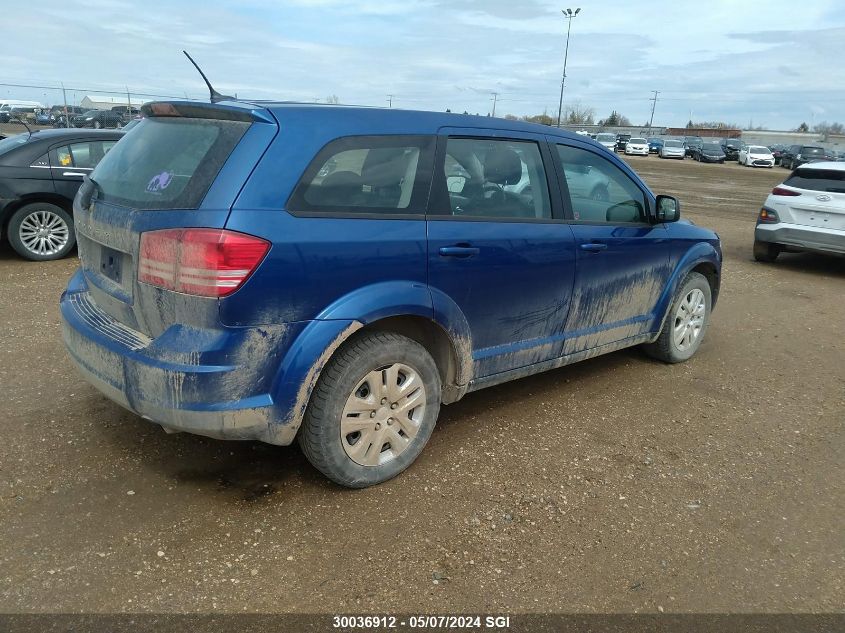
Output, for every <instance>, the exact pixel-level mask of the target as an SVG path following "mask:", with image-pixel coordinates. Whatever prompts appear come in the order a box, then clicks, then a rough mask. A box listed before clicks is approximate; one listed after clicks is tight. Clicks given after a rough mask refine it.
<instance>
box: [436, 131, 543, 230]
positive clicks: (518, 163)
mask: <svg viewBox="0 0 845 633" xmlns="http://www.w3.org/2000/svg"><path fill="white" fill-rule="evenodd" d="M443 173H444V175H445V177H446V185H447V189H448V192H449V207H450V210H451V213H452V215H455V216H475V217H490V218H523V219H526V220H527V219H546V218H551V217H552V210H551V202H550V198H549V185H548V182H547V180H546V172H545V169H544V168H543V159H542V155H541V153H540V147H539V145H537V143H535V142H532V141H513V140H492V139H469V138H450V139H448V141H447V143H446V156H445V161H444V165H443Z"/></svg>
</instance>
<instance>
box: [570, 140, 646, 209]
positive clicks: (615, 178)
mask: <svg viewBox="0 0 845 633" xmlns="http://www.w3.org/2000/svg"><path fill="white" fill-rule="evenodd" d="M557 151H558V155H559V156H560V162H561V166H562V167H563V173H564V176H565V177H566V186H567V188H568V189H569V197H570V200H571V202H572V212H573V214H574V219H575V220H579V221H581V222H595V223H609V224H619V223H627V222H645V221H646V220H647V218H646V199H645V194H644V192H643V190H642V189H640V188H639V187H638V186H637V184H636V183H635V182H634V181H633V180H632V179H631V178H630V177H629V176H628V175H627V174H626V173H625V172H623V171H622V170H621V169H620V168H619V167H617V166H616V165H614V164H613V163H612V162H610V161H609V160H607V159H606V158H604V157H602V156H599V155H598V154H594V153H593V152H589V151H587V150H583V149H579V148H576V147H570V146H568V145H558V146H557Z"/></svg>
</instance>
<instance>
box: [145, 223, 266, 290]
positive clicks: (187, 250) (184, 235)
mask: <svg viewBox="0 0 845 633" xmlns="http://www.w3.org/2000/svg"><path fill="white" fill-rule="evenodd" d="M268 250H270V243H269V242H267V241H265V240H262V239H261V238H258V237H253V236H252V235H245V234H243V233H235V232H234V231H225V230H223V229H165V230H162V231H149V232H146V233H141V248H140V255H139V259H138V281H142V282H144V283H147V284H151V285H153V286H159V287H160V288H166V289H167V290H174V291H176V292H182V293H185V294H190V295H199V296H202V297H225V296H227V295H230V294H232V293H233V292H235V290H237V289H238V288H240V287H241V286H242V285H243V283H244V282H245V281H246V280H247V278H248V277H249V276H250V275H251V274H252V273H253V271H254V270H255V269H256V267H257V266H258V264H260V263H261V260H262V259H264V256H265V255H266V254H267V251H268Z"/></svg>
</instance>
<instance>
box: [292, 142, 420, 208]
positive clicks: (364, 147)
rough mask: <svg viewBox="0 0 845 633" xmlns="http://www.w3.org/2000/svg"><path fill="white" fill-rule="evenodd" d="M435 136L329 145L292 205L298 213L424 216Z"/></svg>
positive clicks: (307, 176) (301, 186) (297, 192)
mask: <svg viewBox="0 0 845 633" xmlns="http://www.w3.org/2000/svg"><path fill="white" fill-rule="evenodd" d="M433 152H434V138H433V137H428V136H404V135H402V136H354V137H345V138H341V139H337V140H335V141H332V142H331V143H329V144H328V145H327V146H326V147H324V148H323V149H322V150H320V152H319V153H318V154H317V156H316V157H315V158H314V160H313V161H312V162H311V164H310V165H309V166H308V168H307V169H306V170H305V174H304V175H303V176H302V179H301V180H300V182H299V184H298V185H297V187H296V189H295V190H294V192H293V195H292V196H291V199H290V200H289V202H288V205H287V206H288V209H289V210H290V211H292V212H294V213H296V212H305V213H308V212H314V213H344V214H349V213H351V214H356V215H368V214H376V215H397V214H398V215H409V214H422V213H425V206H426V203H427V199H428V190H429V185H430V182H431V163H432V160H433Z"/></svg>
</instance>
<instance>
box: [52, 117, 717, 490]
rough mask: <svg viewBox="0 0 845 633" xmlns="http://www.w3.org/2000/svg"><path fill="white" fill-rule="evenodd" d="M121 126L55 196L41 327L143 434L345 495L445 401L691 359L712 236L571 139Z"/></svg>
mask: <svg viewBox="0 0 845 633" xmlns="http://www.w3.org/2000/svg"><path fill="white" fill-rule="evenodd" d="M144 115H145V118H144V119H143V120H142V121H141V122H140V123H139V124H138V125H137V126H136V127H135V128H134V129H132V130H131V131H130V132H129V133H128V134H127V135H126V136H125V137H124V138H123V140H121V141H120V143H118V144H117V145H116V146H115V147H114V148H113V149H112V150H111V151H110V152H109V154H108V155H107V156H106V157H105V158H104V160H103V161H102V162H101V163H100V164H99V166H98V167H97V168H96V170H95V171H94V172H93V174H92V175H91V176H90V178H86V181H85V183H84V184H83V185H82V187H81V188H80V191H79V194H78V195H77V197H76V200H75V202H74V215H75V224H76V231H77V239H78V243H79V256H80V260H81V265H80V267H79V270H78V271H77V272H76V273H75V275H74V276H73V278H72V279H71V280H70V282H69V284H68V287H67V290H66V291H65V293H64V294H63V295H62V298H61V312H62V317H63V336H64V340H65V343H66V346H67V349H68V351H69V353H70V356H71V357H72V359H73V360H74V361H75V363H76V365H77V366H78V367H79V369H80V370H81V372H82V374H83V375H84V376H85V377H86V378H87V379H88V380H89V381H90V382H91V383H92V384H93V385H94V386H96V387H97V388H98V389H99V390H100V391H102V392H103V393H104V394H105V395H106V396H107V397H109V398H111V399H112V400H114V401H115V402H117V403H119V404H121V405H123V406H124V407H126V408H127V409H129V410H131V411H133V412H135V413H137V414H138V415H140V416H141V417H143V418H145V419H147V420H149V421H151V422H154V423H156V424H159V425H161V426H162V427H163V428H164V429H165V430H166V431H171V432H173V431H187V432H190V433H197V434H201V435H206V436H210V437H215V438H223V439H238V440H260V441H263V442H269V443H271V444H278V445H286V444H291V443H292V442H294V441H295V440H296V441H298V442H299V444H300V445H301V447H302V450H303V452H304V453H305V455H306V456H307V458H308V459H309V460H310V462H311V463H312V464H313V465H314V466H315V467H316V468H317V469H318V470H320V471H321V472H322V473H324V474H325V475H326V476H328V477H329V478H331V479H332V480H334V481H335V482H338V483H340V484H343V485H346V486H351V487H363V486H368V485H372V484H376V483H379V482H382V481H385V480H387V479H389V478H391V477H393V476H395V475H397V474H398V473H400V472H401V471H403V470H404V469H405V468H407V467H408V466H409V465H410V464H411V463H412V462H413V461H414V459H415V458H416V457H417V456H418V455H419V454H420V452H421V451H422V449H423V447H424V446H425V444H426V442H427V440H428V438H429V436H430V435H431V432H432V430H433V428H434V425H435V422H436V420H437V417H438V413H439V410H440V407H441V405H444V404H449V403H452V402H455V401H457V400H459V399H460V398H461V397H462V396H464V395H465V394H466V393H468V392H471V391H476V390H478V389H482V388H484V387H490V386H493V385H496V384H499V383H502V382H505V381H508V380H513V379H516V378H521V377H523V376H527V375H529V374H534V373H537V372H541V371H546V370H549V369H553V368H557V367H561V366H563V365H567V364H569V363H573V362H576V361H579V360H583V359H586V358H590V357H593V356H597V355H599V354H604V353H607V352H611V351H614V350H618V349H620V348H623V347H628V346H632V345H643V346H644V349H645V350H646V351H647V352H648V353H649V354H651V355H652V356H654V357H657V358H659V359H661V360H663V361H666V362H670V363H674V362H680V361H684V360H687V359H688V358H690V357H691V356H692V355H693V354H694V353H695V352H696V350H697V349H698V348H699V346H700V345H701V342H702V339H703V337H704V333H705V330H706V328H707V324H708V320H709V318H710V312H711V310H712V309H713V306H714V304H715V302H716V298H717V296H718V293H719V279H720V269H721V259H722V257H721V249H720V244H719V238H718V236H717V235H716V234H715V233H713V232H712V231H710V230H708V229H705V228H701V227H698V226H695V225H693V224H691V223H689V222H687V221H683V220H681V221H678V220H679V211H680V209H679V203H678V201H677V200H676V199H674V198H672V197H668V196H656V197H655V196H654V195H653V194H652V192H651V191H650V190H649V189H648V188H647V187H646V186H645V185H644V184H643V182H642V181H641V180H640V179H639V178H638V177H637V176H636V174H635V173H634V172H633V171H632V170H631V169H630V168H629V167H628V166H627V165H626V164H625V163H624V162H622V161H620V160H619V159H617V158H616V156H615V155H611V154H608V152H607V151H606V150H604V149H603V148H602V147H601V146H600V145H599V144H597V143H596V142H594V141H591V140H590V139H588V138H584V137H582V136H577V135H573V134H569V133H566V132H563V131H559V130H555V129H552V128H548V127H543V126H538V125H530V124H524V123H519V122H514V121H507V120H503V119H492V118H485V117H471V116H461V115H453V114H440V113H433V112H411V111H401V110H384V109H374V108H353V107H342V106H315V105H301V104H284V103H277V104H276V103H273V104H268V103H243V102H223V103H217V104H197V103H182V102H160V103H153V104H148V105H147V106H145V108H144Z"/></svg>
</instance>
